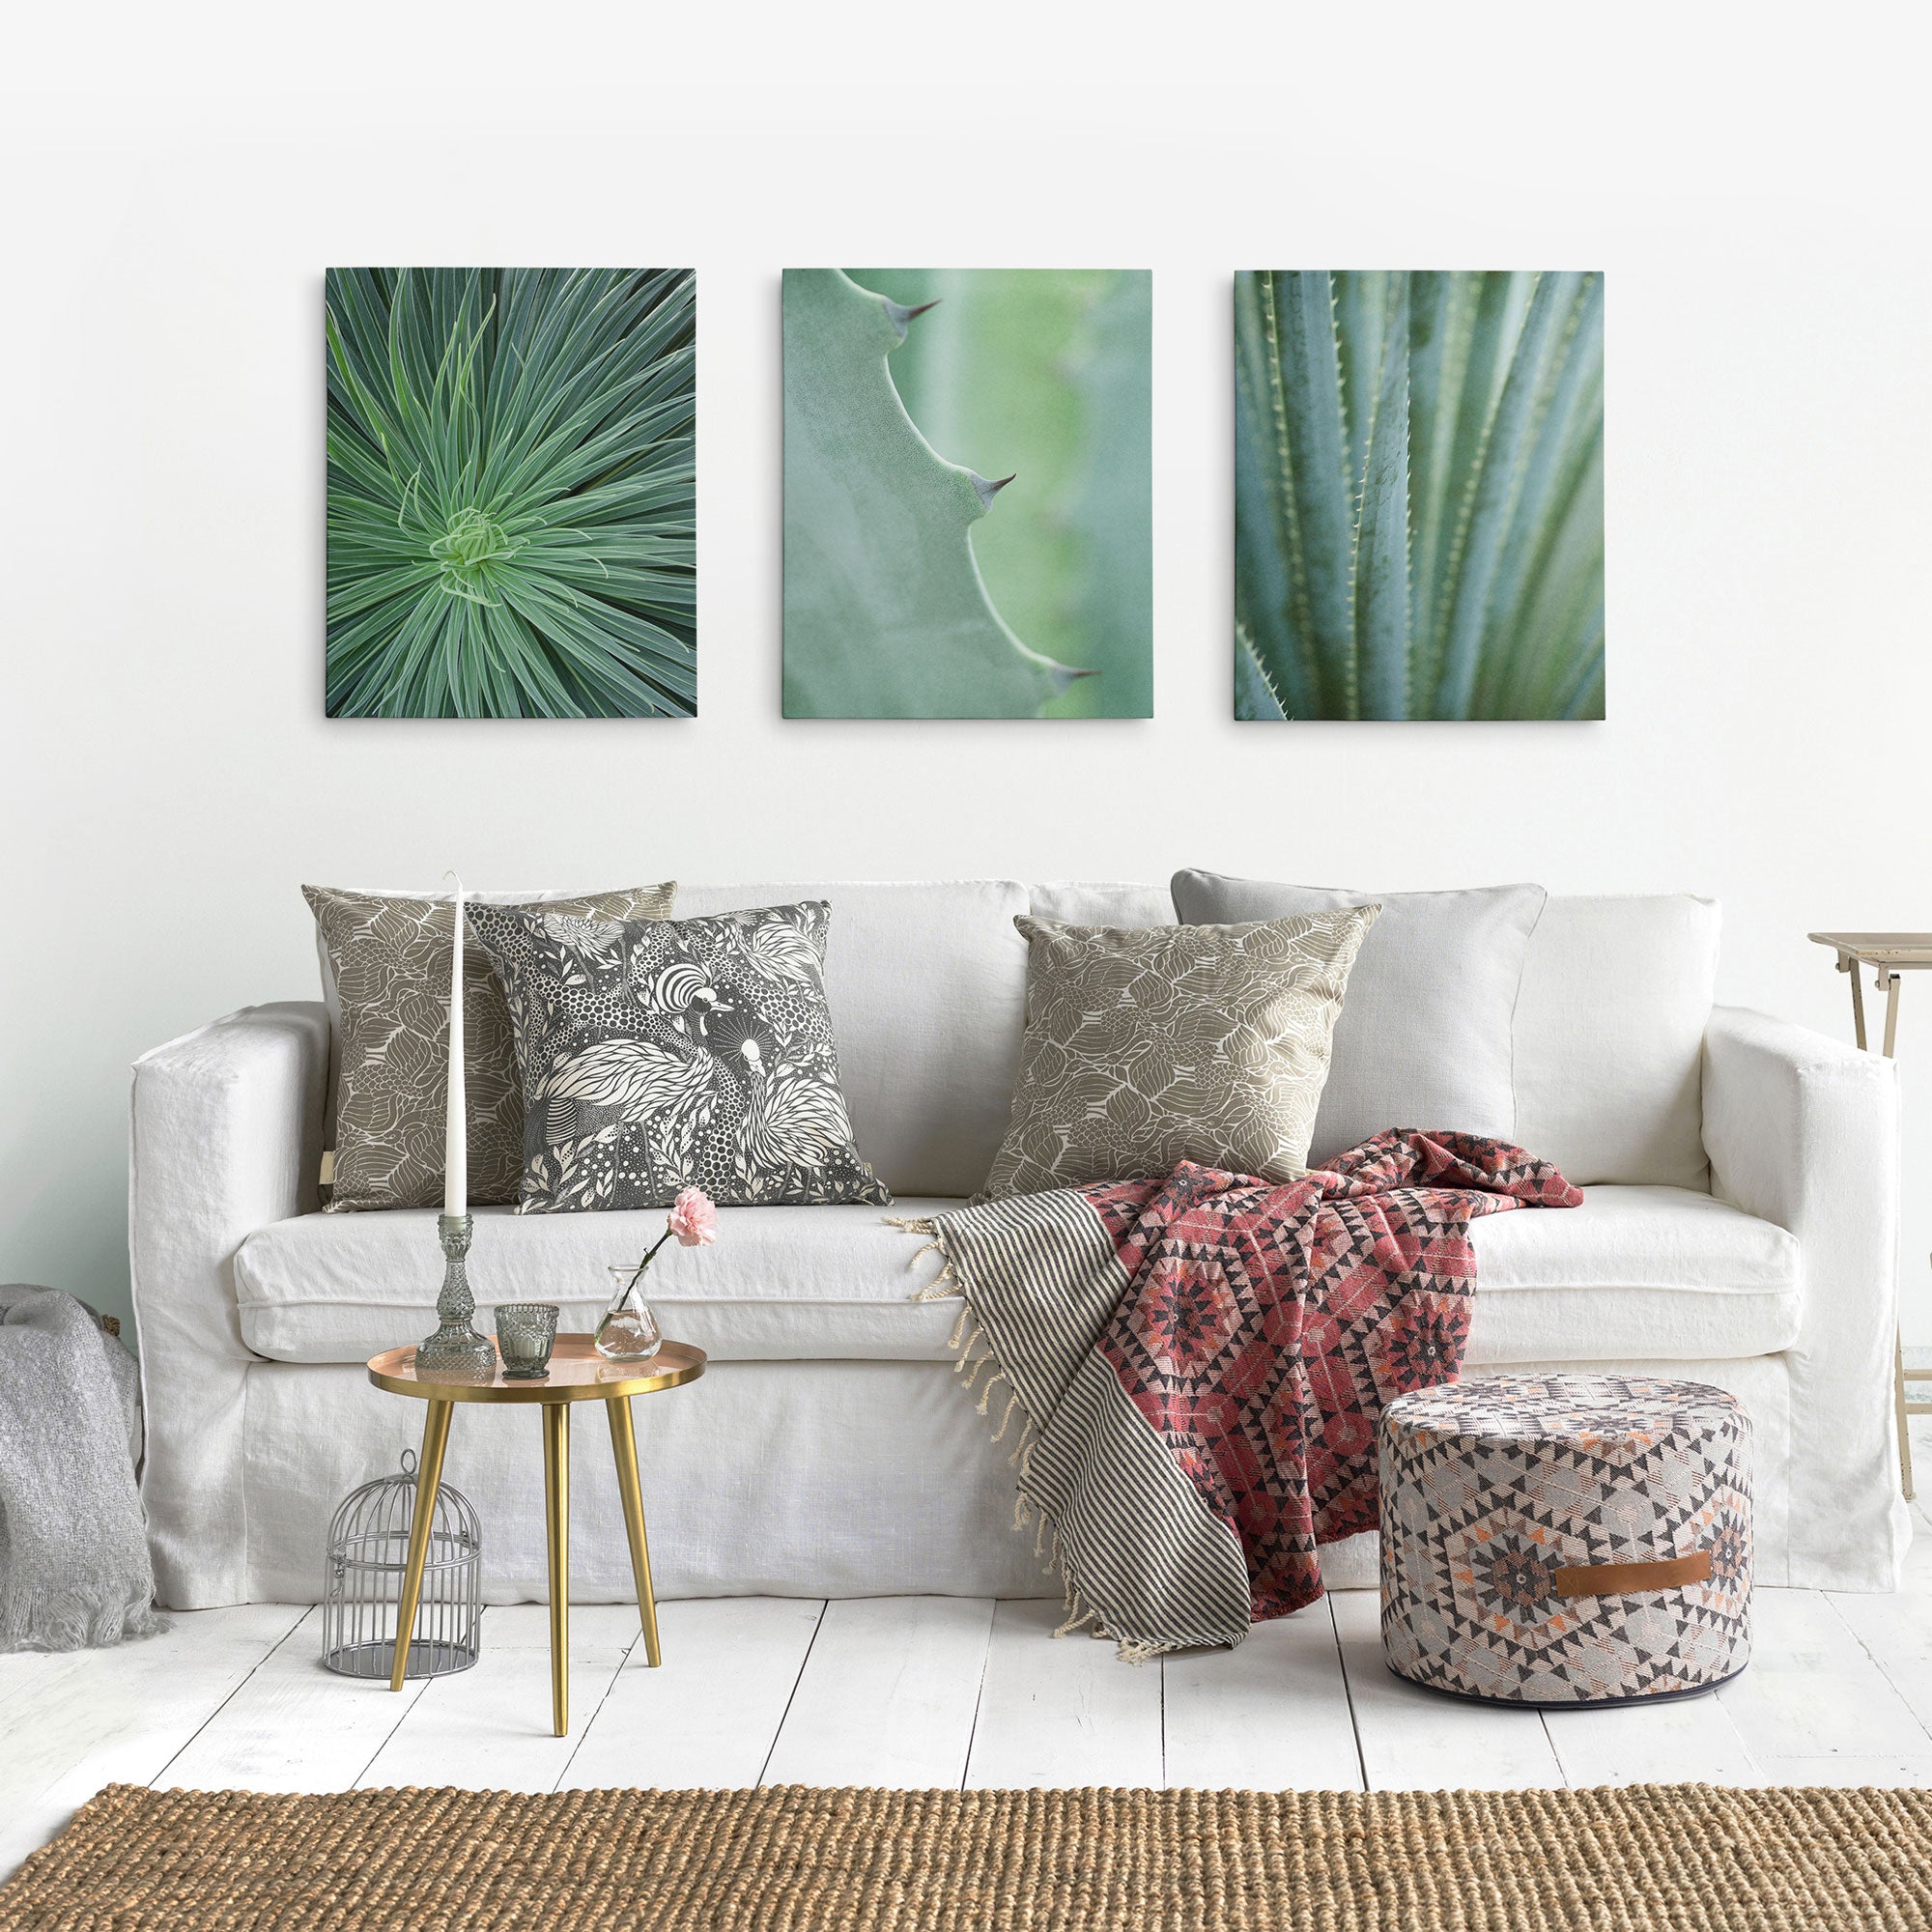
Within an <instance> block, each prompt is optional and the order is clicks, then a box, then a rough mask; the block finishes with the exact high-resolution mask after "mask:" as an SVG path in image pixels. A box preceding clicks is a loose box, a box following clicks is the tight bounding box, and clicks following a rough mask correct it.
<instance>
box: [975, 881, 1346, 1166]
mask: <svg viewBox="0 0 1932 1932" xmlns="http://www.w3.org/2000/svg"><path fill="white" fill-rule="evenodd" d="M1379 910H1380V908H1379V907H1378V906H1373V905H1367V906H1350V907H1347V908H1344V909H1343V910H1340V911H1336V912H1320V913H1311V914H1309V915H1307V916H1305V917H1302V918H1297V919H1273V920H1265V921H1263V922H1261V923H1258V924H1252V925H1182V926H1155V927H1151V928H1150V929H1149V930H1146V931H1138V932H1137V931H1128V930H1122V929H1120V928H1117V927H1113V926H1103V925H1060V924H1056V923H1054V922H1053V921H1051V920H1043V919H1018V920H1015V921H1014V922H1013V923H1014V924H1015V925H1017V926H1018V927H1019V929H1020V931H1021V932H1022V933H1023V934H1024V935H1025V936H1026V940H1027V944H1028V946H1029V947H1030V948H1031V957H1030V959H1029V961H1028V967H1027V1022H1026V1039H1025V1043H1024V1045H1023V1046H1022V1048H1021V1053H1020V1075H1019V1084H1018V1086H1017V1087H1016V1089H1015V1090H1014V1093H1013V1111H1012V1120H1011V1122H1010V1124H1009V1126H1008V1128H1007V1138H1006V1140H1005V1142H1004V1143H1003V1144H1002V1146H1001V1148H1000V1151H999V1153H998V1154H997V1155H996V1156H995V1158H994V1161H993V1171H992V1173H991V1174H990V1175H989V1176H988V1177H987V1179H986V1186H985V1190H984V1192H983V1194H982V1195H981V1196H980V1199H982V1200H996V1199H998V1198H999V1197H1001V1196H1003V1195H1008V1194H1033V1193H1037V1191H1038V1190H1040V1189H1041V1188H1046V1187H1079V1186H1084V1185H1086V1184H1087V1183H1089V1182H1091V1181H1106V1180H1132V1179H1141V1178H1144V1177H1151V1176H1156V1175H1165V1174H1167V1173H1169V1172H1171V1171H1172V1170H1173V1169H1174V1168H1175V1167H1176V1166H1177V1165H1178V1164H1179V1162H1181V1161H1183V1160H1192V1161H1199V1162H1201V1163H1202V1164H1203V1165H1204V1166H1208V1167H1221V1168H1232V1169H1234V1170H1235V1172H1236V1173H1237V1174H1252V1175H1256V1176H1259V1177H1260V1178H1261V1179H1264V1180H1277V1181H1280V1180H1294V1179H1299V1178H1300V1176H1301V1175H1302V1174H1303V1173H1304V1172H1306V1169H1305V1167H1304V1165H1303V1163H1304V1162H1305V1160H1306V1158H1307V1154H1308V1137H1309V1134H1310V1132H1311V1131H1312V1129H1313V1127H1314V1124H1315V1110H1316V1107H1317V1106H1318V1104H1319V1103H1320V1101H1321V1085H1322V1082H1323V1081H1324V1080H1325V1079H1326V1078H1327V1074H1328V1047H1329V1041H1330V1038H1331V1037H1332V1036H1333V1034H1334V1031H1335V1019H1336V1015H1337V1014H1338V1013H1340V1012H1341V1010H1342V995H1343V991H1344V989H1345V988H1346V987H1347V985H1348V982H1349V969H1350V966H1351V965H1353V963H1354V959H1355V953H1356V951H1357V949H1358V948H1359V947H1360V946H1361V943H1362V935H1363V934H1364V933H1365V932H1367V931H1368V929H1369V927H1370V926H1371V925H1373V924H1374V923H1375V919H1376V914H1377V913H1378V911H1379Z"/></svg>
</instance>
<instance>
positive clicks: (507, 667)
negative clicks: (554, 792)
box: [327, 269, 697, 718]
mask: <svg viewBox="0 0 1932 1932" xmlns="http://www.w3.org/2000/svg"><path fill="white" fill-rule="evenodd" d="M695 336H696V287H695V278H694V276H693V274H692V271H691V270H689V269H331V270H329V271H328V275H327V342H328V621H327V708H328V713H329V716H331V717H340V718H661V717H684V718H688V717H690V716H692V715H693V714H694V713H695V712H696V708H697V598H696V496H695V479H696V467H695V463H694V438H695V435H696V382H695V374H694V362H693V355H694V341H695Z"/></svg>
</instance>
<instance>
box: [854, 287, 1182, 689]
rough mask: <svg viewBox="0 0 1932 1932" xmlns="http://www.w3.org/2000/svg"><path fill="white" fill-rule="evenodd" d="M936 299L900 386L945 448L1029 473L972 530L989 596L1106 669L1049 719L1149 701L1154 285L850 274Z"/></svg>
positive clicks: (996, 469)
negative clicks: (992, 513)
mask: <svg viewBox="0 0 1932 1932" xmlns="http://www.w3.org/2000/svg"><path fill="white" fill-rule="evenodd" d="M847 272H848V273H849V274H850V275H851V276H852V278H853V280H854V281H856V282H858V283H859V284H860V285H861V286H862V287H864V288H869V289H876V290H878V291H879V292H880V293H881V294H883V295H888V296H891V297H892V298H894V299H895V300H897V301H900V302H918V301H927V300H936V301H937V304H938V305H937V307H935V308H934V310H933V312H932V313H931V314H930V315H929V316H927V317H926V318H925V320H924V321H923V322H922V323H920V325H919V326H918V327H917V328H915V329H913V330H912V331H911V332H910V333H909V334H908V336H907V338H906V340H905V342H904V343H903V344H902V345H901V346H900V347H899V348H898V349H896V350H895V352H894V354H893V357H892V361H891V364H890V367H891V370H892V376H893V385H894V387H895V388H896V389H897V390H898V393H899V400H900V401H901V402H902V403H903V404H904V405H905V410H906V413H907V414H908V415H909V416H911V417H912V419H913V421H914V423H915V424H917V425H918V427H919V430H920V433H921V434H922V435H923V437H924V438H925V440H927V441H928V442H929V443H931V444H932V446H933V447H934V448H935V449H941V450H944V451H945V452H946V453H947V454H948V456H950V457H952V459H953V460H954V461H956V462H962V463H967V464H970V465H971V466H972V467H973V468H974V469H982V470H987V471H989V472H990V473H1001V472H1004V471H1006V470H1009V469H1017V470H1018V471H1019V479H1018V481H1017V482H1015V483H1014V484H1013V485H1012V487H1011V488H1010V489H1009V491H1007V492H1006V493H1005V494H1004V495H1003V496H1002V497H1001V498H1000V503H999V507H998V510H997V511H996V513H995V514H994V515H992V516H990V517H988V518H987V519H986V520H985V521H984V522H983V523H980V524H977V525H975V526H974V529H973V554H974V558H975V560H976V561H977V562H978V564H979V566H980V577H981V578H982V579H983V580H984V581H985V584H986V591H987V594H988V596H990V597H991V598H992V600H993V603H994V605H995V607H996V608H997V609H998V611H1000V614H1001V615H1002V617H1004V618H1005V620H1006V621H1007V623H1008V624H1009V626H1010V627H1011V628H1012V629H1013V630H1014V631H1016V632H1017V633H1018V634H1019V636H1021V637H1022V638H1024V639H1026V640H1027V641H1028V643H1029V644H1030V645H1031V646H1032V647H1033V648H1034V649H1035V650H1037V651H1039V652H1041V653H1042V654H1044V655H1045V656H1047V657H1051V658H1055V659H1057V660H1059V661H1060V662H1061V663H1063V664H1069V665H1081V666H1085V667H1087V668H1091V669H1093V670H1094V672H1095V675H1094V676H1093V677H1083V678H1081V679H1079V680H1078V681H1077V682H1076V683H1074V684H1073V685H1072V686H1071V687H1070V688H1069V689H1068V690H1067V691H1066V692H1065V693H1064V694H1063V695H1062V696H1059V697H1057V698H1053V699H1051V700H1050V701H1049V702H1048V704H1047V706H1046V716H1048V717H1050V718H1067V717H1094V716H1103V717H1111V718H1145V717H1148V716H1150V715H1151V711H1152V699H1153V693H1152V655H1153V636H1152V632H1153V591H1152V550H1153V541H1152V529H1153V504H1152V496H1153V460H1152V431H1151V392H1152V383H1151V362H1152V336H1153V329H1152V306H1153V305H1152V282H1153V278H1152V276H1151V274H1149V273H1148V272H1147V271H1146V270H1125V269H1069V270H1058V269H852V270H847Z"/></svg>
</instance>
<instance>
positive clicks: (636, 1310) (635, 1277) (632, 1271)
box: [596, 1262, 664, 1362]
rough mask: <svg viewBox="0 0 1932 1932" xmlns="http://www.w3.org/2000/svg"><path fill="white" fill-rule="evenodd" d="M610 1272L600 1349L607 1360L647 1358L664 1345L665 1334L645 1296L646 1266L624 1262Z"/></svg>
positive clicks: (598, 1337) (599, 1331)
mask: <svg viewBox="0 0 1932 1932" xmlns="http://www.w3.org/2000/svg"><path fill="white" fill-rule="evenodd" d="M608 1272H609V1274H610V1276H611V1300H610V1303H609V1305H608V1306H607V1307H606V1308H605V1310H604V1319H603V1320H602V1321H599V1322H598V1324H597V1335H596V1342H597V1352H598V1353H599V1354H600V1355H602V1356H604V1357H605V1359H606V1360H607V1361H612V1362H644V1361H648V1360H649V1359H650V1358H651V1356H653V1355H655V1354H656V1353H657V1351H658V1350H659V1349H661V1348H662V1347H663V1346H664V1334H663V1331H662V1330H661V1329H660V1328H659V1327H658V1319H657V1317H656V1316H655V1315H653V1314H652V1313H651V1305H650V1303H649V1302H648V1301H646V1300H645V1299H644V1293H643V1290H644V1269H643V1268H640V1267H639V1265H638V1264H637V1263H636V1262H625V1263H624V1264H622V1266H620V1267H613V1268H611V1269H609V1270H608Z"/></svg>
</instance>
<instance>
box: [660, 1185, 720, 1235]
mask: <svg viewBox="0 0 1932 1932" xmlns="http://www.w3.org/2000/svg"><path fill="white" fill-rule="evenodd" d="M665 1226H666V1227H667V1228H668V1230H669V1231H670V1233H671V1234H673V1235H675V1236H677V1238H678V1240H679V1241H680V1242H681V1243H682V1244H683V1245H684V1246H685V1247H687V1248H708V1247H709V1246H710V1245H711V1243H712V1242H713V1241H715V1240H716V1239H717V1238H718V1209H717V1208H714V1207H713V1206H712V1205H711V1197H710V1195H708V1194H706V1193H705V1191H704V1190H703V1189H702V1188H701V1187H687V1188H685V1189H684V1190H683V1192H682V1193H680V1194H679V1195H678V1197H677V1199H676V1200H675V1201H673V1202H672V1203H671V1204H670V1213H669V1215H668V1218H667V1220H666V1222H665Z"/></svg>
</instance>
